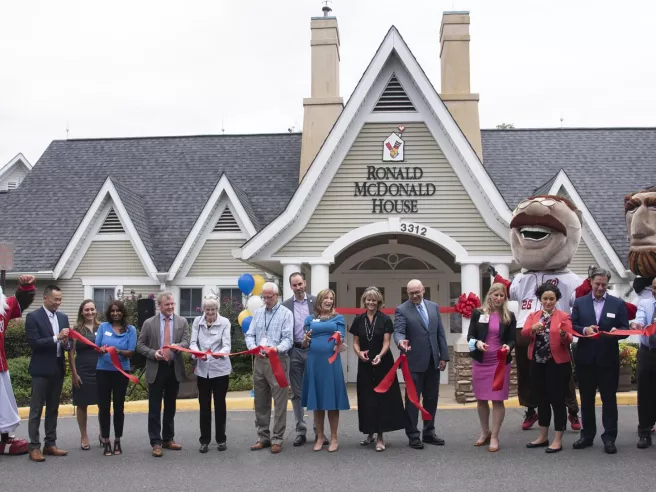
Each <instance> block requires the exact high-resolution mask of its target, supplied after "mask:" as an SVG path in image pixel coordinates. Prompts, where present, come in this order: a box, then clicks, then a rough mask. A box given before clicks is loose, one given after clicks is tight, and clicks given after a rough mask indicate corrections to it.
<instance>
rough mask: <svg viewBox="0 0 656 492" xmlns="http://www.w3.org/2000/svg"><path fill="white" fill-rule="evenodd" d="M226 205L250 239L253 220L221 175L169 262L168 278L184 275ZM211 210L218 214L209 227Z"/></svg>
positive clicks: (252, 231)
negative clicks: (225, 198) (171, 260)
mask: <svg viewBox="0 0 656 492" xmlns="http://www.w3.org/2000/svg"><path fill="white" fill-rule="evenodd" d="M224 194H225V196H226V197H227V200H226V201H225V204H224V206H223V207H221V206H220V205H221V203H219V200H221V198H222V195H224ZM228 202H229V203H228ZM226 206H229V207H230V210H231V212H232V215H233V216H234V217H235V219H236V220H237V223H238V224H239V227H240V228H241V230H242V232H243V233H244V234H246V235H247V237H246V238H245V239H250V238H252V237H253V236H254V235H255V234H256V233H257V231H256V230H255V226H254V225H253V222H252V221H251V219H250V217H249V216H248V214H247V213H246V210H245V209H244V207H243V205H242V204H241V202H240V201H239V199H238V198H237V194H236V193H235V190H234V189H233V188H232V185H231V184H230V180H229V179H228V177H227V176H226V175H225V174H224V175H222V176H221V179H219V182H218V183H217V184H216V186H215V188H214V191H213V192H212V194H211V195H210V197H209V199H208V200H207V203H206V204H205V207H204V208H203V210H202V211H201V213H200V215H199V216H198V219H197V220H196V223H195V224H194V226H193V227H192V229H191V232H190V233H189V236H187V239H186V240H185V242H184V244H183V245H182V248H180V251H179V252H178V255H177V256H176V257H175V260H174V261H173V263H172V264H171V268H170V269H169V271H168V274H167V279H168V280H173V279H174V278H175V276H176V275H178V273H183V275H182V276H184V275H186V273H187V272H188V271H189V269H190V268H191V265H192V264H193V262H194V260H195V259H196V256H198V253H199V252H200V250H201V249H202V247H203V245H204V244H205V241H206V240H207V237H208V236H209V234H211V233H212V229H213V228H214V224H215V223H216V221H217V220H219V217H221V213H223V210H225V207H226ZM213 212H214V214H216V213H217V212H218V214H219V215H216V220H214V222H211V223H212V225H211V226H210V227H206V224H209V222H208V221H209V220H210V215H211V214H212V213H213ZM211 219H212V220H213V219H214V216H212V217H211ZM192 249H193V251H192ZM190 253H191V254H190ZM188 255H190V257H189V258H187V256H188ZM188 260H191V262H189V261H188ZM183 264H184V266H185V271H184V272H181V269H182V267H183Z"/></svg>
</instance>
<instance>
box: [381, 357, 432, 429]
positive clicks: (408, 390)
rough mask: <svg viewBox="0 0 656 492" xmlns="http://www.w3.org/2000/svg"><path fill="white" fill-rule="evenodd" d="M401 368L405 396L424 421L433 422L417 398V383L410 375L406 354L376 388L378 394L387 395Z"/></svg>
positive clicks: (397, 360)
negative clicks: (397, 371)
mask: <svg viewBox="0 0 656 492" xmlns="http://www.w3.org/2000/svg"><path fill="white" fill-rule="evenodd" d="M399 366H401V372H402V373H403V379H404V380H405V394H406V396H407V397H408V400H410V403H412V404H413V405H414V406H415V407H417V409H418V410H419V412H421V418H422V420H433V416H432V415H431V414H430V413H429V412H428V410H426V409H425V408H424V407H422V406H421V404H420V403H419V397H418V396H417V388H416V387H415V382H414V381H413V380H412V374H411V373H410V368H409V367H408V359H407V357H406V355H405V354H401V355H399V358H398V359H396V362H395V363H394V365H393V366H392V368H391V369H390V370H389V372H388V373H387V374H386V375H385V377H384V378H383V380H382V381H381V382H380V383H379V384H378V386H376V387H375V388H374V391H375V392H376V393H386V392H387V391H388V390H389V389H390V388H391V387H392V383H394V378H396V370H397V369H398V368H399Z"/></svg>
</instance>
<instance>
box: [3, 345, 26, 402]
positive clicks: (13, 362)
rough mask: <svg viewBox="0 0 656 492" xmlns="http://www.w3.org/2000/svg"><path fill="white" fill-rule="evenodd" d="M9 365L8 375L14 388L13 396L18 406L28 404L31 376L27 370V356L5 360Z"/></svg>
mask: <svg viewBox="0 0 656 492" xmlns="http://www.w3.org/2000/svg"><path fill="white" fill-rule="evenodd" d="M7 365H8V366H9V377H10V378H11V386H12V388H13V389H14V396H15V397H16V403H18V406H19V407H22V406H27V405H29V404H30V395H31V394H32V377H31V376H30V374H29V372H28V367H29V366H30V358H29V357H15V358H13V359H8V360H7Z"/></svg>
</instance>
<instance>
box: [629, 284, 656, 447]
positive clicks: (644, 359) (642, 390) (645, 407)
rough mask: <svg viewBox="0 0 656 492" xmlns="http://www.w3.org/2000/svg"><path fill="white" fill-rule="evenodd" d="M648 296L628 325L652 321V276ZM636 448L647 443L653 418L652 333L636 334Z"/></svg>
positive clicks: (655, 364) (655, 307)
mask: <svg viewBox="0 0 656 492" xmlns="http://www.w3.org/2000/svg"><path fill="white" fill-rule="evenodd" d="M651 285H652V292H653V296H654V297H652V299H643V300H642V301H640V302H639V303H638V312H637V313H636V318H635V320H633V322H632V323H631V328H632V329H636V328H639V329H643V328H644V327H646V326H648V325H650V324H652V323H656V278H655V279H654V280H653V281H652V284H651ZM636 376H637V379H638V435H639V438H640V440H639V441H638V448H640V449H645V448H648V447H649V446H651V428H652V426H653V425H654V422H656V335H652V336H650V337H647V336H644V335H643V336H641V337H640V348H639V349H638V367H637V368H636Z"/></svg>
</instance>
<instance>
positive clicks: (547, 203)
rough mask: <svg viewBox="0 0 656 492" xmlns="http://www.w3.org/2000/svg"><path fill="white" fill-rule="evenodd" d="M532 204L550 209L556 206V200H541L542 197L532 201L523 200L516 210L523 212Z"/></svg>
mask: <svg viewBox="0 0 656 492" xmlns="http://www.w3.org/2000/svg"><path fill="white" fill-rule="evenodd" d="M533 202H539V203H541V204H542V205H544V206H545V207H552V206H554V205H555V204H556V200H554V199H553V198H543V197H538V198H533V199H532V200H525V201H523V202H522V203H520V204H519V205H518V206H517V208H518V209H520V210H524V209H525V208H526V207H528V206H529V205H530V204H531V203H533Z"/></svg>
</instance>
